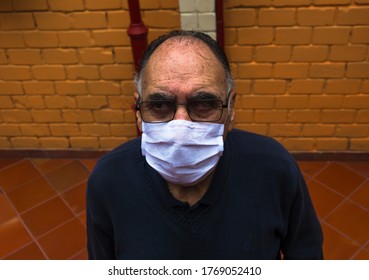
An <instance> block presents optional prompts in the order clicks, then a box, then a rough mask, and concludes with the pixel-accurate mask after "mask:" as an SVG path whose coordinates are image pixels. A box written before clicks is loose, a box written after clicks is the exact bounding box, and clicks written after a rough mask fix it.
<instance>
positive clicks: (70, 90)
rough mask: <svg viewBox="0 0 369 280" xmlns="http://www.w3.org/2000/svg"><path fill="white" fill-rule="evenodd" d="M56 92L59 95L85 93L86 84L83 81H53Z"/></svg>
mask: <svg viewBox="0 0 369 280" xmlns="http://www.w3.org/2000/svg"><path fill="white" fill-rule="evenodd" d="M55 88H56V92H57V93H58V94H61V95H85V94H87V86H86V82H85V81H67V82H55Z"/></svg>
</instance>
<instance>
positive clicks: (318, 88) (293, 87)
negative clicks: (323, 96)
mask: <svg viewBox="0 0 369 280" xmlns="http://www.w3.org/2000/svg"><path fill="white" fill-rule="evenodd" d="M323 86H324V80H318V79H314V80H309V79H301V80H300V79H298V80H293V81H291V83H290V88H289V92H290V93H292V94H318V93H322V92H323Z"/></svg>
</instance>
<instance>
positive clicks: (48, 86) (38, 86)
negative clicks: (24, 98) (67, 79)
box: [23, 81, 55, 95]
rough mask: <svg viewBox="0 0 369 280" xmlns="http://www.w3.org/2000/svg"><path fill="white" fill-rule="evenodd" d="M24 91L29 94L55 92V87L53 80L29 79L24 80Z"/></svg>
mask: <svg viewBox="0 0 369 280" xmlns="http://www.w3.org/2000/svg"><path fill="white" fill-rule="evenodd" d="M23 87H24V91H25V92H26V93H27V94H37V95H45V94H53V93H54V92H55V88H54V85H53V83H52V82H42V81H29V82H23Z"/></svg>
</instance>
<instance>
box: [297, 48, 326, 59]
mask: <svg viewBox="0 0 369 280" xmlns="http://www.w3.org/2000/svg"><path fill="white" fill-rule="evenodd" d="M328 50H329V48H328V47H327V46H295V47H294V48H293V55H292V60H293V61H296V62H319V61H325V60H326V59H327V57H328Z"/></svg>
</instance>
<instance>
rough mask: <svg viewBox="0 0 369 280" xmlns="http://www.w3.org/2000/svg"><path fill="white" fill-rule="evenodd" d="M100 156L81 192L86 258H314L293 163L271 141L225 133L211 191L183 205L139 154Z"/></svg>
mask: <svg viewBox="0 0 369 280" xmlns="http://www.w3.org/2000/svg"><path fill="white" fill-rule="evenodd" d="M140 143H141V142H140V138H137V139H135V140H132V141H130V142H128V143H125V144H123V145H121V146H120V147H118V148H116V149H115V150H113V151H112V152H110V153H108V154H106V155H105V156H104V157H102V158H101V159H100V160H99V162H98V163H97V165H96V167H95V169H94V171H93V172H92V174H91V176H90V178H89V181H88V189H87V233H88V252H89V258H90V259H280V258H281V257H282V256H283V258H285V259H322V258H323V252H322V240H323V237H322V231H321V227H320V224H319V221H318V219H317V216H316V214H315V211H314V208H313V205H312V202H311V199H310V196H309V193H308V189H307V187H306V184H305V182H304V179H303V177H302V175H301V173H300V170H299V168H298V166H297V164H296V162H295V160H294V159H293V158H292V157H291V156H290V154H289V153H288V152H287V151H286V150H285V149H284V148H283V147H282V146H281V145H280V144H278V143H277V142H276V141H274V140H273V139H271V138H268V137H264V136H260V135H256V134H252V133H248V132H244V131H239V130H233V131H232V132H230V133H229V134H228V136H227V139H226V141H225V151H224V154H223V156H222V157H221V160H220V161H219V163H218V165H217V167H216V170H215V174H214V177H213V180H212V182H211V185H210V187H209V189H208V191H207V193H206V194H205V195H204V197H203V198H202V199H201V200H200V201H199V202H198V203H197V204H196V205H193V206H192V207H190V206H189V205H188V204H187V203H183V202H180V201H178V200H176V199H175V198H173V197H172V196H171V194H170V192H169V190H168V188H167V185H166V182H165V181H164V180H163V179H162V178H161V176H160V175H159V174H158V173H157V172H156V171H155V170H153V169H152V168H151V167H150V166H149V165H148V164H147V163H146V161H145V158H144V157H143V156H142V155H141V149H140Z"/></svg>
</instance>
